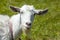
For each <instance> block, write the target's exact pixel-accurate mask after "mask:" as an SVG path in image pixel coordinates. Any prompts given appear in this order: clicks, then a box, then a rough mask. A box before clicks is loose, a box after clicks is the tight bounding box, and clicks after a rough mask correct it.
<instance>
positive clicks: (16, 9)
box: [10, 6, 20, 12]
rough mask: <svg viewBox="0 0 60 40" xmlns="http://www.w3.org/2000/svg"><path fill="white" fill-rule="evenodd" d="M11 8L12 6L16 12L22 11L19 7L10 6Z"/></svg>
mask: <svg viewBox="0 0 60 40" xmlns="http://www.w3.org/2000/svg"><path fill="white" fill-rule="evenodd" d="M10 8H11V9H12V11H14V12H20V9H19V8H18V7H14V6H10Z"/></svg>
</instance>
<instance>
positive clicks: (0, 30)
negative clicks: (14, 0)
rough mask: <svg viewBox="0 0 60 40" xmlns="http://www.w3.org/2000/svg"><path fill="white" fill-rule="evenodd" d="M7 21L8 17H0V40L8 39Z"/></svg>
mask: <svg viewBox="0 0 60 40" xmlns="http://www.w3.org/2000/svg"><path fill="white" fill-rule="evenodd" d="M8 20H9V16H7V15H0V40H9V39H10V32H9V25H8Z"/></svg>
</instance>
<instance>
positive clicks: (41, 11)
mask: <svg viewBox="0 0 60 40" xmlns="http://www.w3.org/2000/svg"><path fill="white" fill-rule="evenodd" d="M47 12H48V9H44V10H35V14H38V15H42V14H45V13H47Z"/></svg>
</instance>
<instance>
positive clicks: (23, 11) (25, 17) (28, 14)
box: [0, 5, 48, 40]
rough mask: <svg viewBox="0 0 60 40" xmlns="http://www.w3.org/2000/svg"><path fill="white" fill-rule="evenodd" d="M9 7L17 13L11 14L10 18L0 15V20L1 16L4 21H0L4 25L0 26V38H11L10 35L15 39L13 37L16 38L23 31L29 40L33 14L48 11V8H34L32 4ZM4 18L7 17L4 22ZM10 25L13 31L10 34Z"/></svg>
mask: <svg viewBox="0 0 60 40" xmlns="http://www.w3.org/2000/svg"><path fill="white" fill-rule="evenodd" d="M10 8H11V9H12V10H13V11H14V12H18V14H16V15H13V16H12V17H11V18H10V20H9V18H8V17H5V16H3V17H4V18H3V17H0V20H1V19H2V18H3V19H2V20H3V21H4V22H2V20H1V21H0V23H1V22H2V23H4V24H2V26H4V27H2V28H0V40H12V39H11V37H12V35H13V38H14V40H15V38H17V37H18V36H19V34H20V35H21V33H22V32H24V34H25V36H26V37H28V40H29V39H30V38H29V37H30V32H29V31H30V29H31V24H32V22H33V20H34V16H35V14H37V15H41V14H44V13H46V12H47V11H48V9H45V10H36V9H35V8H34V7H33V6H32V5H24V6H22V7H21V8H18V7H14V6H10ZM5 18H7V20H9V21H7V22H6V20H5ZM9 22H10V23H11V24H10V23H9ZM5 23H7V24H5ZM8 23H9V24H8ZM6 25H7V26H6ZM10 27H12V31H13V32H11V33H12V35H11V33H10V31H9V29H10V30H11V28H10Z"/></svg>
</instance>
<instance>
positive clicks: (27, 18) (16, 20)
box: [10, 5, 34, 38]
mask: <svg viewBox="0 0 60 40" xmlns="http://www.w3.org/2000/svg"><path fill="white" fill-rule="evenodd" d="M31 10H34V8H33V6H29V5H24V6H22V8H20V11H21V12H24V13H21V14H20V13H18V14H16V15H13V16H12V17H11V19H10V22H12V25H13V35H14V38H15V37H16V36H17V35H18V34H19V33H21V31H22V29H24V30H25V29H27V28H26V27H30V26H28V25H26V22H29V23H32V21H33V19H34V12H33V11H31ZM20 15H21V16H20ZM20 17H21V20H20ZM20 21H21V24H20Z"/></svg>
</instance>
